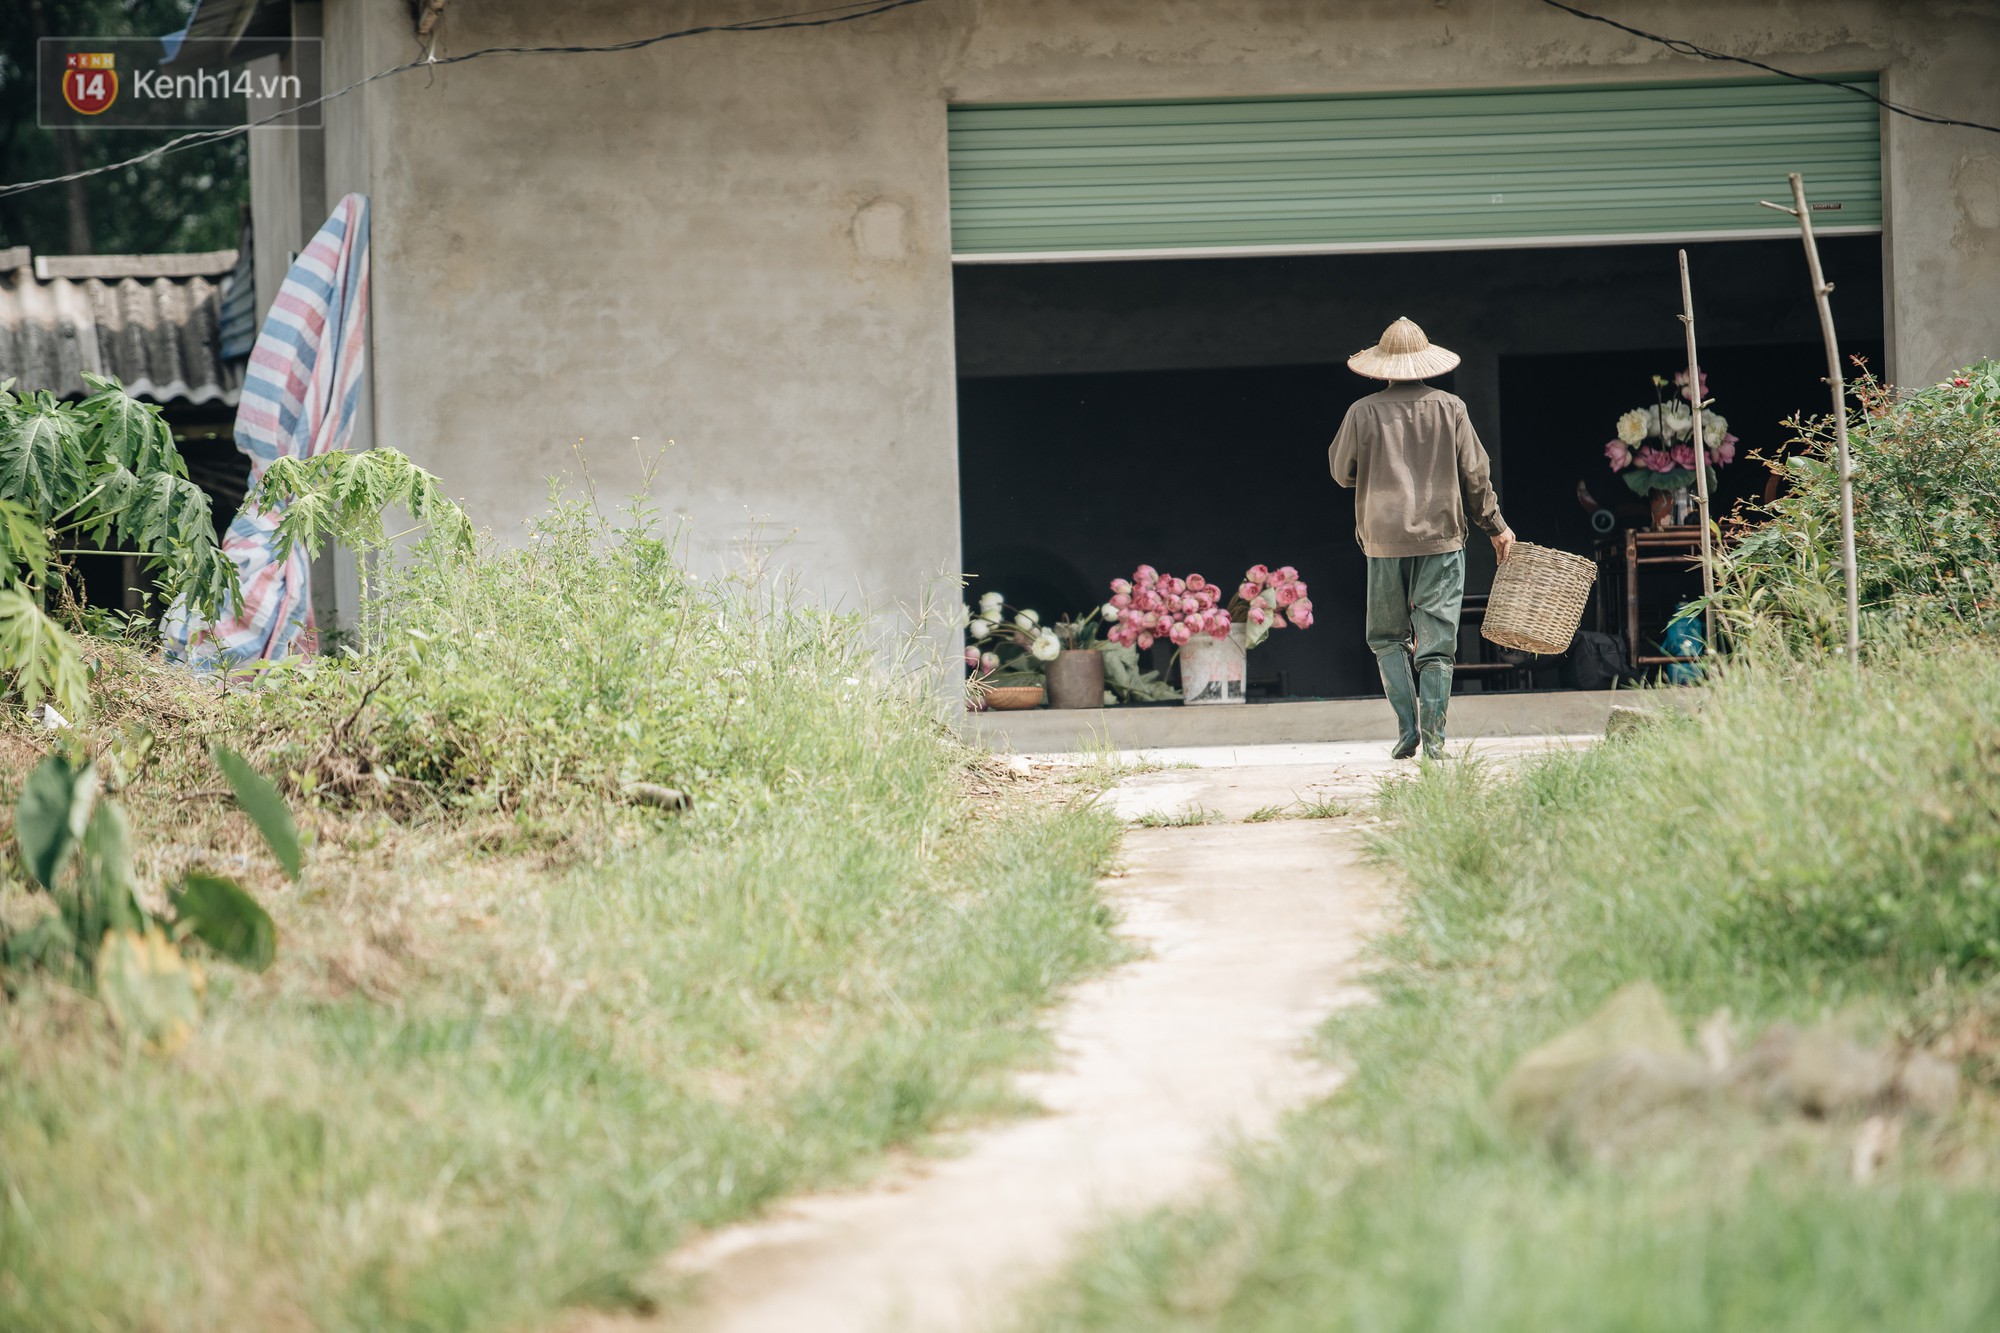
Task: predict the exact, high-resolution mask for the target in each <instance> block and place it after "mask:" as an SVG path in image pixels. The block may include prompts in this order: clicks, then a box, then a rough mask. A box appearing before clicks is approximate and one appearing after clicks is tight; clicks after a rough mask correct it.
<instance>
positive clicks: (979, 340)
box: [955, 236, 1882, 698]
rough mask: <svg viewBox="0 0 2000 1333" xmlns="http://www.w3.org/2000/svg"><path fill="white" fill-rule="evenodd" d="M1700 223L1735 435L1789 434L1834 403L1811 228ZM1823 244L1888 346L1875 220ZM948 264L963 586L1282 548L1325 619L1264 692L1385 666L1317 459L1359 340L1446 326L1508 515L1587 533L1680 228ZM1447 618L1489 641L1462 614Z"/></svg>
mask: <svg viewBox="0 0 2000 1333" xmlns="http://www.w3.org/2000/svg"><path fill="white" fill-rule="evenodd" d="M1688 249H1689V254H1690V263H1691V267H1692V269H1693V272H1694V281H1695V299H1696V315H1697V318H1698V320H1699V322H1700V330H1699V331H1700V333H1701V335H1702V343H1703V358H1704V362H1705V364H1706V366H1707V369H1708V371H1709V376H1710V390H1711V393H1712V394H1713V396H1714V397H1715V399H1716V407H1717V410H1719V411H1721V412H1722V413H1723V414H1724V415H1725V416H1727V417H1728V418H1729V421H1730V428H1731V430H1732V431H1733V432H1735V433H1736V434H1737V435H1738V436H1739V437H1741V442H1742V443H1741V448H1742V450H1743V452H1744V454H1746V455H1747V454H1748V453H1750V452H1755V451H1773V450H1777V449H1780V448H1781V447H1782V446H1783V444H1784V443H1785V441H1786V439H1787V438H1788V433H1787V432H1786V431H1785V429H1784V427H1783V425H1782V422H1783V420H1784V419H1785V418H1786V417H1788V416H1791V415H1793V414H1794V413H1797V412H1799V411H1807V412H1823V411H1824V410H1825V404H1826V392H1825V386H1824V383H1823V381H1822V376H1823V375H1824V374H1825V363H1824V354H1823V352H1822V351H1821V350H1820V344H1819V342H1818V323H1817V318H1816V315H1815V313H1814V310H1813V307H1812V303H1811V300H1810V294H1809V289H1808V286H1807V280H1806V277H1805V263H1804V258H1803V256H1802V255H1801V253H1800V251H1799V246H1798V242H1797V241H1796V239H1785V238H1777V239H1773V240H1770V241H1743V242H1713V243H1708V244H1703V245H1692V246H1689V247H1688ZM1822 249H1823V256H1824V259H1825V263H1826V267H1827V270H1828V275H1829V277H1830V278H1832V279H1833V280H1835V281H1836V282H1838V283H1839V287H1840V292H1841V299H1842V304H1841V305H1840V307H1839V310H1838V313H1839V316H1840V320H1841V331H1842V336H1843V340H1844V342H1845V344H1846V346H1847V347H1848V349H1849V350H1850V351H1853V352H1858V353H1861V354H1863V355H1866V356H1869V357H1871V358H1873V361H1874V364H1876V365H1878V366H1879V365H1880V356H1881V347H1882V322H1881V321H1882V307H1881V297H1880V293H1881V290H1882V286H1881V283H1882V268H1881V246H1880V238H1879V237H1875V236H1852V237H1833V238H1827V239H1826V240H1825V241H1823V243H1822ZM955 287H956V290H955V296H956V301H957V334H958V360H959V385H958V393H959V464H960V476H961V523H962V531H963V534H964V552H963V562H964V563H963V567H964V568H965V569H966V570H967V571H969V572H970V573H971V574H972V575H973V576H974V579H973V590H974V591H975V592H977V591H978V590H980V589H982V588H986V587H998V588H1000V589H1002V590H1004V591H1005V592H1006V593H1007V594H1008V598H1009V600H1010V601H1013V602H1015V603H1016V604H1019V605H1031V606H1034V607H1036V609H1037V610H1039V611H1041V612H1042V613H1043V615H1044V616H1045V617H1051V618H1052V617H1054V616H1056V615H1058V614H1060V613H1063V612H1068V611H1081V610H1085V609H1087V608H1089V607H1090V606H1093V605H1095V604H1097V603H1099V602H1101V601H1102V600H1103V598H1104V596H1105V593H1106V591H1107V584H1108V581H1109V580H1110V579H1112V578H1114V577H1119V576H1125V575H1129V574H1130V573H1131V571H1132V568H1133V567H1134V566H1135V565H1137V564H1139V563H1141V562H1145V563H1150V564H1153V565H1155V566H1158V567H1160V568H1162V569H1169V570H1171V571H1172V572H1174V573H1177V574H1183V575H1185V574H1187V573H1189V572H1199V573H1201V574H1204V575H1206V576H1207V577H1209V578H1210V579H1212V580H1216V581H1219V582H1233V581H1234V580H1235V579H1236V578H1237V577H1238V576H1239V575H1240V573H1241V571H1242V570H1243V569H1244V568H1245V567H1247V566H1248V565H1250V564H1253V563H1260V562H1261V563H1266V564H1274V565H1275V564H1291V565H1295V566H1297V567H1298V569H1299V571H1300V572H1301V574H1302V575H1303V576H1304V577H1305V578H1306V580H1307V581H1308V582H1309V583H1310V584H1311V585H1312V589H1313V602H1314V605H1315V607H1316V608H1317V621H1318V623H1317V624H1315V626H1314V627H1313V628H1312V629H1311V630H1308V631H1305V632H1303V633H1297V632H1294V631H1285V632H1283V633H1280V634H1278V635H1274V636H1273V638H1272V639H1271V640H1270V641H1269V643H1268V644H1267V645H1266V646H1265V647H1262V648H1259V649H1258V650H1257V651H1256V652H1255V653H1253V654H1252V655H1251V667H1250V671H1251V681H1252V686H1253V695H1255V694H1262V695H1264V696H1266V697H1269V696H1278V697H1292V698H1303V697H1337V696H1343V695H1366V694H1372V693H1374V692H1375V690H1376V689H1377V684H1376V678H1375V671H1374V662H1373V659H1372V658H1371V657H1370V655H1369V654H1368V651H1367V648H1366V646H1365V645H1364V644H1363V642H1362V631H1361V625H1362V599H1361V587H1362V571H1363V568H1364V566H1363V563H1362V557H1361V553H1360V551H1359V549H1358V548H1357V547H1356V545H1355V543H1354V533H1353V509H1352V501H1351V498H1350V497H1349V496H1348V495H1347V493H1345V492H1342V491H1340V490H1338V489H1337V488H1336V487H1335V486H1334V485H1333V482H1332V480H1331V478H1330V477H1329V476H1328V474H1327V468H1326V446H1327V442H1328V441H1329V440H1331V438H1332V436H1333V433H1334V430H1335V429H1336V428H1337V426H1338V425H1339V422H1340V419H1341V416H1342V414H1343V413H1344V412H1345V411H1346V409H1347V406H1348V405H1349V404H1350V403H1351V402H1353V401H1354V400H1355V399H1356V398H1359V397H1360V396H1362V395H1363V394H1365V393H1368V392H1371V391H1372V390H1373V389H1374V388H1375V387H1378V386H1377V385H1375V384H1373V383H1372V382H1370V381H1366V380H1363V379H1361V378H1359V377H1357V376H1355V375H1353V374H1352V373H1350V372H1349V371H1348V370H1347V368H1346V365H1345V361H1346V357H1347V355H1348V354H1349V353H1350V352H1352V351H1354V350H1355V349H1357V348H1359V347H1362V346H1365V345H1367V344H1369V343H1371V342H1373V341H1374V339H1375V337H1376V336H1377V335H1378V334H1379V333H1380V332H1381V330H1382V328H1383V327H1384V326H1385V325H1387V324H1388V323H1389V322H1390V321H1391V320H1393V319H1395V318H1396V317H1397V316H1399V315H1409V316H1410V317H1411V318H1413V319H1416V320H1417V321H1418V322H1419V323H1421V324H1423V325H1424V327H1425V328H1426V330H1427V331H1428V332H1429V333H1430V335H1431V336H1432V338H1433V339H1435V340H1436V341H1437V342H1439V343H1442V344H1444V345H1445V346H1448V347H1451V348H1453V349H1454V350H1456V351H1458V352H1459V353H1460V354H1461V355H1462V356H1463V358H1464V360H1463V362H1462V364H1461V365H1460V367H1459V369H1458V370H1457V372H1456V373H1455V374H1454V375H1453V376H1450V377H1447V378H1446V379H1444V380H1441V381H1437V383H1438V384H1439V385H1440V387H1443V388H1447V389H1450V390H1451V391H1453V392H1455V393H1458V394H1459V395H1460V396H1461V397H1463V398H1464V399H1465V400H1466V404H1467V406H1468V408H1469V409H1470V411H1471V414H1472V419H1473V423H1474V425H1475V426H1476V427H1477V428H1478V430H1479V432H1480V434H1481V437H1482V438H1483V439H1484V440H1485V442H1486V444H1487V447H1488V450H1489V452H1490V453H1491V454H1492V456H1493V459H1494V471H1495V475H1496V478H1497V480H1498V484H1499V488H1500V493H1501V501H1502V506H1503V509H1504V511H1505V512H1506V515H1507V518H1508V521H1509V522H1510V523H1511V524H1512V525H1513V527H1514V528H1515V530H1516V531H1517V532H1518V533H1519V534H1520V535H1521V536H1522V537H1523V538H1525V539H1528V540H1532V541H1538V542H1542V543H1544V544H1547V545H1552V546H1559V547H1563V548H1566V549H1570V550H1576V551H1579V552H1582V553H1588V552H1589V551H1590V550H1591V543H1592V538H1593V535H1594V534H1593V533H1592V532H1591V530H1590V528H1589V520H1588V515H1587V512H1586V510H1585V508H1584V506H1583V504H1582V503H1580V502H1579V499H1578V496H1577V488H1578V483H1579V482H1582V483H1584V486H1585V488H1586V489H1587V490H1589V491H1590V492H1592V493H1593V494H1594V495H1597V496H1599V497H1600V499H1601V500H1610V501H1616V500H1617V499H1618V498H1619V494H1620V492H1623V491H1624V487H1623V484H1622V483H1621V482H1619V481H1618V480H1617V479H1616V478H1615V477H1614V476H1612V474H1611V473H1610V472H1609V470H1608V468H1607V467H1606V463H1605V459H1604V456H1603V448H1604V443H1605V441H1607V440H1608V439H1610V438H1611V436H1612V433H1613V429H1614V424H1615V422H1616V420H1617V417H1618V415H1619V413H1621V412H1623V411H1624V410H1626V409H1627V408H1629V407H1632V406H1635V405H1637V404H1639V403H1641V402H1644V401H1647V400H1648V399H1649V398H1650V395H1651V393H1652V387H1651V376H1652V375H1654V374H1668V375H1670V374H1671V373H1673V371H1675V370H1676V369H1678V368H1679V366H1680V363H1681V361H1682V360H1683V359H1684V356H1683V352H1682V350H1681V332H1680V323H1679V321H1678V319H1676V318H1675V316H1676V315H1677V314H1678V312H1679V309H1680V288H1679V271H1678V266H1677V264H1676V261H1675V256H1674V247H1672V246H1659V245H1648V246H1602V247H1579V248H1572V249H1546V250H1532V249H1531V250H1501V251H1480V252H1451V253H1441V254H1396V255H1339V256H1312V257H1301V258H1273V259H1225V260H1192V259H1190V260H1167V261H1134V262H1107V263H1084V264H1034V265H990V266H987V265H977V266H966V267H962V268H960V269H959V270H958V271H957V274H956V284H955ZM1764 477H1765V473H1764V471H1763V469H1762V468H1761V467H1760V466H1759V465H1758V464H1756V463H1754V462H1751V461H1748V459H1747V458H1741V459H1739V461H1738V462H1737V463H1736V464H1734V465H1733V466H1732V467H1730V468H1727V469H1725V470H1724V474H1723V478H1722V481H1721V485H1720V488H1719V494H1720V497H1721V498H1722V500H1723V501H1724V503H1725V504H1727V503H1730V502H1733V501H1734V500H1736V499H1738V498H1741V497H1743V496H1746V495H1749V494H1751V493H1754V492H1760V491H1761V490H1762V487H1763V482H1764ZM1625 498H1626V501H1627V503H1630V496H1629V493H1626V497H1625ZM1627 521H1631V520H1630V516H1628V519H1627ZM1468 567H1469V571H1470V572H1469V576H1468V587H1469V590H1470V591H1473V592H1475V593H1476V592H1478V591H1481V590H1483V589H1484V587H1485V586H1486V583H1487V581H1488V580H1489V579H1490V577H1491V568H1492V558H1491V554H1490V552H1489V551H1488V550H1487V548H1486V543H1484V542H1483V541H1480V540H1478V539H1477V538H1476V537H1475V540H1474V541H1473V543H1472V545H1471V547H1470V548H1469V559H1468ZM1588 623H1589V622H1588V621H1586V624H1588ZM1461 642H1462V644H1464V645H1466V647H1467V650H1468V652H1469V651H1470V650H1471V648H1472V646H1473V645H1474V644H1475V643H1476V640H1475V639H1474V637H1473V631H1472V629H1471V628H1470V627H1469V628H1468V630H1467V632H1466V634H1465V635H1464V636H1463V637H1462V639H1461ZM1155 651H1156V653H1159V660H1158V661H1157V662H1156V665H1164V663H1165V661H1166V654H1165V653H1164V652H1161V651H1160V650H1157V649H1156V650H1155ZM1544 683H1551V684H1552V683H1554V678H1553V677H1552V676H1551V677H1548V678H1546V679H1545V682H1544ZM1260 686H1261V688H1259V687H1260Z"/></svg>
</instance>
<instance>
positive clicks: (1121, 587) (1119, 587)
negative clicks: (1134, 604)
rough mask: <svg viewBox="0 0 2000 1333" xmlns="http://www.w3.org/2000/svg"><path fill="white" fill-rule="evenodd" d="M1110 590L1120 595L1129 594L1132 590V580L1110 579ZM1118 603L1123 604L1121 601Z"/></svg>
mask: <svg viewBox="0 0 2000 1333" xmlns="http://www.w3.org/2000/svg"><path fill="white" fill-rule="evenodd" d="M1111 591H1113V592H1115V593H1117V594H1118V595H1119V596H1120V597H1126V596H1130V595H1131V592H1132V580H1130V579H1113V580H1111ZM1120 605H1123V603H1120Z"/></svg>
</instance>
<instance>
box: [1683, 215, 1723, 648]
mask: <svg viewBox="0 0 2000 1333" xmlns="http://www.w3.org/2000/svg"><path fill="white" fill-rule="evenodd" d="M1680 256H1681V327H1682V328H1684V329H1685V330H1687V353H1688V383H1687V398H1688V401H1689V402H1690V403H1692V404H1694V496H1695V504H1696V505H1697V506H1698V508H1699V511H1700V518H1701V595H1702V640H1701V641H1702V649H1703V651H1704V652H1706V651H1709V650H1710V646H1711V645H1712V643H1713V642H1714V635H1715V613H1714V612H1713V611H1712V610H1710V609H1709V606H1708V602H1709V601H1710V600H1711V599H1713V598H1714V596H1715V564H1714V556H1713V554H1712V552H1711V551H1710V550H1709V545H1708V451H1707V446H1706V444H1705V443H1704V441H1703V439H1702V429H1701V414H1702V413H1703V412H1704V411H1706V410H1707V408H1708V404H1709V400H1708V399H1706V398H1704V397H1702V393H1701V362H1700V360H1699V358H1697V357H1696V355H1695V350H1694V288H1693V287H1692V286H1691V285H1690V284H1689V282H1688V252H1687V251H1685V250H1683V251H1681V252H1680Z"/></svg>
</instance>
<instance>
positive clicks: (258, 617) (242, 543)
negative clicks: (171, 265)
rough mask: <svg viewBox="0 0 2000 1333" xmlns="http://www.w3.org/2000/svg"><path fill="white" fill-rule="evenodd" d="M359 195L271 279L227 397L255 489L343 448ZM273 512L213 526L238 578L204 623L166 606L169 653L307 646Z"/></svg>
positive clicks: (293, 559) (243, 654) (306, 610)
mask: <svg viewBox="0 0 2000 1333" xmlns="http://www.w3.org/2000/svg"><path fill="white" fill-rule="evenodd" d="M367 324H368V200H367V197H366V196H364V195H359V194H350V195H348V196H346V197H345V198H343V199H342V200H341V201H340V204H339V206H338V207H336V208H335V209H334V210H333V216H331V217H329V218H328V219H327V220H326V225H325V226H323V227H321V228H320V229H319V233H318V234H317V235H315V236H314V237H313V238H312V242H311V244H309V245H307V246H306V248H305V250H304V251H303V252H301V253H300V255H299V257H298V258H297V259H296V260H294V261H293V262H292V267H291V271H290V272H288V273H286V274H285V282H284V285H283V286H282V287H280V288H279V289H278V296H277V299H276V300H275V301H273V302H272V304H271V313H270V314H269V315H268V316H266V317H265V320H264V327H263V329H262V330H260V331H259V332H258V334H257V342H256V345H255V346H254V347H253V348H252V349H251V351H250V365H249V369H248V370H247V371H246V372H245V375H244V379H243V396H242V399H241V400H240V401H239V403H238V404H237V408H236V447H237V448H238V449H241V450H242V451H243V452H244V453H246V454H248V455H249V456H250V486H251V489H252V490H254V489H255V488H256V486H257V483H258V482H259V481H260V480H262V479H263V476H264V470H265V469H266V468H268V467H269V466H270V465H271V463H272V461H273V460H274V459H278V458H310V457H314V456H316V455H319V454H323V453H327V452H329V451H331V450H334V449H344V448H346V447H347V443H348V441H349V439H351V438H352V437H353V434H354V422H355V418H356V416H357V415H358V413H359V410H360V403H361V372H362V367H363V365H364V363H365V361H366V358H367V350H368V349H367ZM279 517H280V514H279V513H267V512H263V511H260V510H257V509H255V508H253V507H252V506H251V505H249V504H245V505H244V507H243V510H242V512H241V513H239V514H238V515H237V516H236V520H235V522H233V523H231V524H230V525H229V531H228V533H227V534H225V536H224V537H223V542H222V549H223V552H224V553H225V554H226V555H227V556H228V557H229V558H230V559H231V560H232V561H234V562H235V564H236V573H237V578H238V580H239V581H240V583H241V585H242V588H243V599H242V604H241V605H240V606H230V607H225V608H223V611H222V614H221V619H220V620H218V621H216V622H215V623H214V624H207V623H203V622H201V621H199V620H198V619H197V618H196V617H195V616H193V615H192V614H191V613H190V612H189V611H188V610H187V609H186V608H185V607H176V608H175V609H174V611H173V612H172V613H170V614H169V615H168V617H167V620H166V623H165V625H164V626H163V627H162V629H163V633H164V634H165V636H166V640H167V650H168V654H169V655H170V656H172V657H175V658H178V659H181V660H184V661H188V662H192V663H194V664H195V665H197V666H224V667H228V666H237V665H240V664H242V663H245V662H251V661H255V660H257V659H259V658H279V657H285V656H288V655H290V654H292V653H297V652H310V651H312V650H313V648H314V646H315V635H314V629H313V617H312V581H311V576H310V572H309V570H308V568H307V561H306V553H305V550H304V549H303V548H302V547H293V548H292V550H291V552H290V554H288V555H286V556H285V557H283V558H280V557H279V555H278V552H277V547H276V543H275V540H274V538H273V536H272V534H273V533H274V532H276V530H277V527H278V519H279Z"/></svg>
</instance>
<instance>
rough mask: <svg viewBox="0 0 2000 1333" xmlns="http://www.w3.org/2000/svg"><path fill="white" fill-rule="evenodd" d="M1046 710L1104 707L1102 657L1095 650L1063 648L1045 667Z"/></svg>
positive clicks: (1102, 655)
mask: <svg viewBox="0 0 2000 1333" xmlns="http://www.w3.org/2000/svg"><path fill="white" fill-rule="evenodd" d="M1046 675H1047V676H1048V681H1049V707H1051V708H1102V707H1104V654H1102V653H1100V652H1098V651H1097V650H1096V649H1095V648H1065V649H1063V650H1062V652H1060V653H1058V654H1057V655H1056V659H1055V660H1054V661H1053V662H1050V663H1049V664H1048V667H1047V668H1046Z"/></svg>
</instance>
